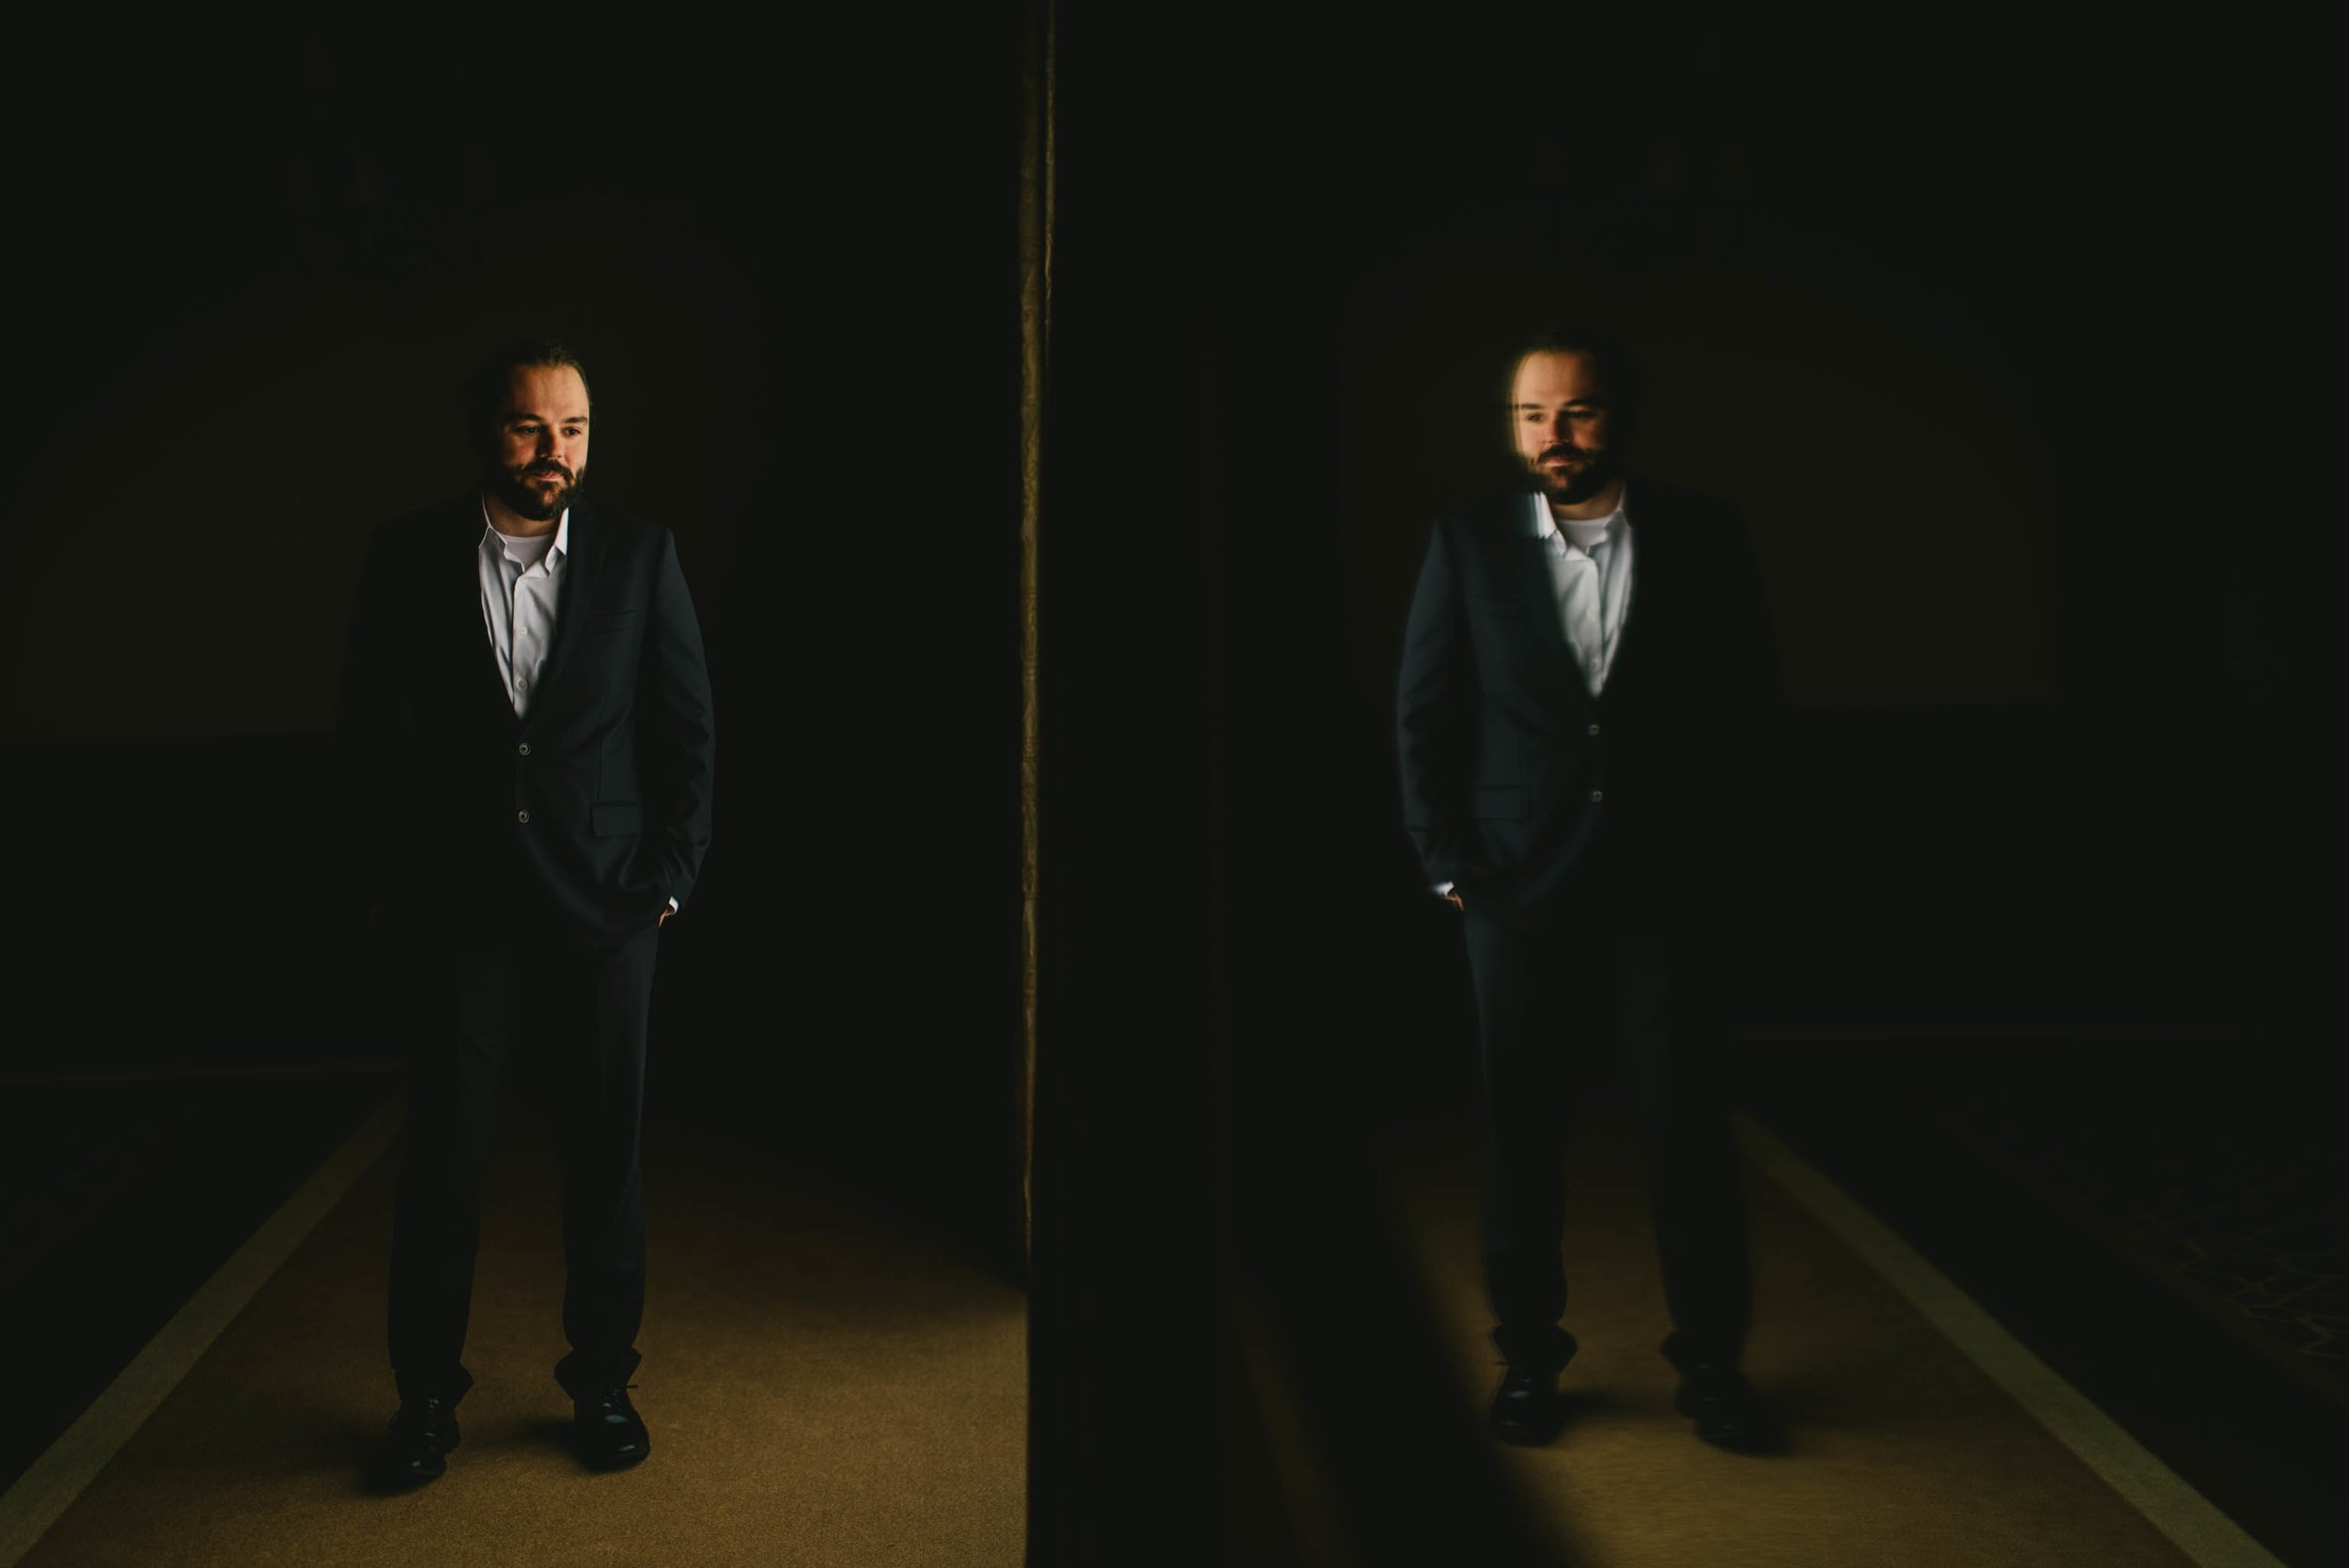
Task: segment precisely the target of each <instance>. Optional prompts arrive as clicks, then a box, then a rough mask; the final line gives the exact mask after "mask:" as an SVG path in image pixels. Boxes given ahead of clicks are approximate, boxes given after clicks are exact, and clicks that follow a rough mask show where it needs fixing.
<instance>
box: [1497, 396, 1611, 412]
mask: <svg viewBox="0 0 2349 1568" xmlns="http://www.w3.org/2000/svg"><path fill="white" fill-rule="evenodd" d="M1509 406H1510V407H1511V408H1513V409H1546V408H1548V407H1549V405H1548V403H1512V404H1510V405H1509ZM1558 406H1559V407H1560V408H1562V409H1603V408H1605V407H1606V406H1607V399H1606V398H1604V397H1569V398H1567V399H1566V400H1565V401H1564V402H1563V403H1561V404H1559V405H1558Z"/></svg>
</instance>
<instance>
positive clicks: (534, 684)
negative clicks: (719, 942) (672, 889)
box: [477, 496, 677, 910]
mask: <svg viewBox="0 0 2349 1568" xmlns="http://www.w3.org/2000/svg"><path fill="white" fill-rule="evenodd" d="M570 545H571V509H570V508H569V507H568V506H566V507H564V508H563V515H562V517H561V518H560V519H558V520H556V522H555V524H554V532H553V533H552V534H531V535H520V536H518V535H513V534H501V533H499V532H498V530H497V525H496V524H495V523H493V522H491V521H490V502H489V498H488V497H487V496H484V497H483V498H482V502H481V548H480V551H479V552H478V556H477V562H478V566H479V568H480V578H481V621H482V624H483V625H484V626H486V627H488V628H489V629H490V647H492V648H494V649H495V650H497V660H498V675H499V676H500V677H501V678H502V679H504V681H505V682H506V698H507V700H509V701H510V702H512V703H513V705H514V717H515V718H517V719H521V718H524V717H526V716H527V715H528V714H529V712H530V705H531V703H532V702H533V701H534V700H535V699H536V698H537V694H538V681H539V678H540V677H541V676H542V675H545V674H546V668H547V654H548V653H549V652H550V651H551V650H552V648H553V647H554V618H555V614H556V613H557V612H559V611H560V610H561V609H562V608H563V565H564V562H565V561H566V560H568V558H569V556H570ZM669 908H671V909H672V910H675V909H676V908H677V900H676V899H674V898H672V899H670V900H669Z"/></svg>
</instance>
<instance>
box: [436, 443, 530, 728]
mask: <svg viewBox="0 0 2349 1568" xmlns="http://www.w3.org/2000/svg"><path fill="white" fill-rule="evenodd" d="M489 526H490V525H489V522H488V520H485V519H484V518H483V517H482V515H481V496H480V492H479V491H477V490H476V491H473V492H470V493H468V494H466V495H464V496H461V497H459V499H458V500H456V501H453V502H451V503H449V516H448V528H447V532H446V533H445V534H443V536H441V540H440V542H438V543H436V544H435V545H434V547H433V550H432V555H431V564H430V569H431V573H432V577H431V582H430V583H429V584H428V586H429V587H430V589H431V595H432V601H433V602H435V603H436V604H438V605H439V606H440V609H439V611H438V614H439V615H440V617H441V618H442V619H443V621H444V622H445V623H446V625H447V627H448V631H447V645H448V649H449V657H450V658H451V659H452V660H454V661H455V670H456V679H457V681H458V687H457V689H458V690H459V691H467V692H472V693H474V694H475V695H474V696H470V697H467V698H465V699H464V700H466V701H468V702H473V701H476V700H477V701H479V702H481V703H483V704H485V705H486V704H489V703H495V704H496V705H497V706H498V707H499V709H501V710H502V711H503V712H504V713H505V714H506V718H507V719H508V720H509V721H510V720H511V719H512V718H513V717H514V699H513V698H512V697H511V696H510V695H508V694H507V692H506V677H505V676H504V675H501V674H500V673H499V672H498V653H497V645H496V644H494V643H492V642H490V627H489V623H488V621H487V620H485V619H484V617H483V614H482V609H481V536H482V533H483V531H484V530H486V529H487V528H488V527H489Z"/></svg>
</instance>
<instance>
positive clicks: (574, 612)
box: [337, 341, 715, 1485]
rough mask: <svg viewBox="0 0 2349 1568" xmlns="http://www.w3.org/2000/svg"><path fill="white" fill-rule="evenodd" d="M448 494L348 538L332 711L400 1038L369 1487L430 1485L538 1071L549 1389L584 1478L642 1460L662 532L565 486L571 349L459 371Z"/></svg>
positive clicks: (680, 593) (572, 393) (703, 718)
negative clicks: (461, 466) (561, 1274)
mask: <svg viewBox="0 0 2349 1568" xmlns="http://www.w3.org/2000/svg"><path fill="white" fill-rule="evenodd" d="M465 415H466V421H467V425H468V435H469V436H470V438H471V439H472V440H473V442H474V443H475V446H476V448H477V450H478V452H479V455H480V458H481V462H482V482H481V485H480V488H479V489H476V490H472V491H468V492H467V493H466V494H464V495H461V496H459V497H458V498H456V499H455V500H453V501H450V502H447V503H444V504H443V505H437V506H432V507H428V508H427V509H425V510H423V511H421V512H417V513H414V514H412V515H411V516H408V517H403V518H398V519H396V520H392V521H390V522H386V523H383V524H381V525H380V526H379V527H377V528H376V529H375V531H374V532H373V534H372V535H371V536H370V537H369V540H368V546H367V556H366V567H365V568H364V570H363V572H362V575H361V579H360V586H359V594H358V603H357V610H356V613H355V614H354V616H353V618H352V623H351V630H350V646H349V652H348V654H347V657H346V660H345V664H344V671H343V684H342V691H341V701H340V707H339V711H338V716H337V730H338V737H339V739H340V743H341V750H342V754H343V762H344V767H345V779H346V784H347V795H346V800H348V801H349V803H350V812H351V815H350V822H351V826H352V830H353V832H352V838H353V845H352V848H353V852H354V859H355V862H356V863H357V865H358V867H359V868H360V872H361V875H362V876H363V877H365V879H366V896H367V898H368V899H369V901H370V902H371V904H372V905H373V908H374V915H375V926H376V930H377V933H378V937H379V942H378V947H379V952H380V955H381V957H382V958H383V959H384V967H383V982H382V989H383V994H382V996H381V997H380V998H378V999H374V1000H375V1004H376V1010H377V1011H378V1012H380V1014H381V1016H382V1017H384V1019H385V1020H386V1021H387V1022H388V1023H389V1024H390V1026H391V1027H392V1028H394V1029H395V1030H396V1031H397V1033H398V1034H399V1035H400V1036H401V1038H400V1040H399V1042H398V1044H399V1047H400V1048H401V1050H402V1051H403V1054H404V1055H405V1056H406V1058H407V1061H408V1070H409V1078H408V1096H409V1098H408V1121H407V1126H406V1129H405V1131H404V1133H403V1135H402V1145H401V1164H400V1182H399V1196H398V1206H397V1218H396V1219H395V1221H394V1234H393V1243H392V1266H391V1299H390V1312H389V1317H390V1343H391V1360H392V1369H393V1374H394V1377H395V1380H396V1382H397V1388H398V1392H399V1409H398V1413H397V1415H396V1416H395V1417H394V1418H393V1421H392V1428H391V1432H390V1435H389V1436H388V1437H387V1438H386V1439H385V1440H384V1441H383V1443H382V1444H381V1445H380V1446H379V1449H378V1451H377V1452H376V1454H375V1455H374V1458H373V1460H372V1462H371V1471H372V1474H373V1475H374V1477H375V1479H376V1480H377V1482H378V1483H381V1484H384V1485H412V1484H415V1483H421V1482H424V1481H428V1480H430V1479H432V1478H434V1477H436V1476H439V1475H440V1474H442V1473H443V1470H444V1469H445V1467H446V1463H445V1455H446V1454H447V1452H448V1451H449V1450H451V1449H453V1448H455V1447H456V1446H457V1442H458V1436H459V1434H458V1426H457V1420H456V1415H455V1411H456V1406H457V1403H458V1401H459V1399H461V1398H462V1397H463V1395H464V1393H465V1390H466V1389H469V1388H470V1387H472V1384H473V1378H472V1376H471V1374H468V1373H467V1372H466V1370H465V1368H464V1367H463V1365H462V1364H461V1363H460V1361H459V1354H460V1352H461V1350H462V1348H463V1344H464V1338H465V1324H466V1317H467V1314H468V1309H469V1303H470V1300H471V1296H472V1290H473V1273H474V1252H475V1250H476V1247H477V1244H478V1241H479V1235H480V1191H479V1180H480V1173H481V1169H482V1166H483V1164H484V1163H485V1161H486V1160H487V1158H488V1157H489V1154H490V1144H491V1142H492V1141H493V1137H494V1133H495V1129H496V1123H497V1110H498V1104H499V1101H500V1098H501V1094H502V1091H503V1089H504V1087H505V1085H506V1080H507V1079H508V1078H509V1077H511V1076H512V1072H511V1071H510V1069H521V1068H524V1067H527V1068H529V1069H530V1070H532V1071H534V1072H536V1073H537V1074H538V1075H539V1076H540V1077H541V1078H542V1079H543V1081H544V1083H545V1084H546V1087H547V1090H548V1096H549V1103H550V1105H551V1107H552V1111H553V1119H554V1123H555V1130H556V1141H557V1145H558V1147H559V1150H560V1153H561V1157H562V1163H563V1239H564V1256H565V1263H566V1281H565V1289H564V1297H563V1330H564V1333H565V1335H566V1337H567V1338H568V1341H569V1343H570V1353H569V1354H568V1355H567V1356H565V1357H564V1358H562V1360H561V1361H560V1363H559V1364H557V1366H556V1367H555V1377H556V1379H557V1381H558V1382H560V1383H561V1385H562V1386H563V1388H564V1389H565V1390H566V1391H568V1393H569V1395H570V1396H571V1400H572V1416H573V1424H572V1434H573V1439H574V1443H575V1446H576V1447H577V1449H578V1452H579V1453H580V1455H581V1457H582V1459H583V1460H584V1461H585V1462H586V1463H587V1464H588V1465H590V1466H592V1467H597V1468H612V1467H621V1466H626V1465H631V1464H634V1463H636V1462H637V1461H639V1460H641V1459H643V1458H644V1457H645V1455H646V1453H647V1452H649V1450H650V1447H651V1440H650V1437H649V1436H648V1435H647V1433H646V1428H645V1424H644V1421H643V1418H642V1417H641V1416H640V1415H639V1414H638V1412H637V1411H636V1409H635V1406H634V1405H633V1403H632V1402H631V1401H630V1398H629V1393H628V1389H629V1379H630V1375H631V1374H633V1373H634V1372H635V1370H636V1367H637V1365H638V1362H639V1360H640V1357H639V1355H638V1353H637V1351H636V1349H635V1343H634V1342H635V1339H636V1335H637V1331H638V1327H639V1325H640V1323H641V1321H642V1318H643V1314H644V1301H645V1240H644V1224H645V1221H644V1195H643V1186H642V1180H641V1176H640V1173H639V1169H638V1137H639V1126H640V1123H641V1117H642V1111H643V1101H644V1070H645V1034H646V1014H647V1009H648V1007H649V1004H650V1001H651V996H652V976H653V958H654V950H655V946H656V943H657V940H658V933H659V930H660V928H661V924H663V923H665V922H666V921H668V920H669V919H670V918H672V917H673V916H674V915H676V914H677V912H678V911H680V910H681V909H682V908H684V907H685V905H686V903H687V901H688V900H689V899H690V898H691V896H692V889H693V883H694V880H695V878H696V877H697V876H698V875H699V873H700V870H701V865H702V859H703V856H704V854H705V852H706V851H707V849H708V844H709V824H710V790H711V782H712V777H713V768H714V764H715V751H714V741H715V729H714V726H713V721H712V716H711V712H710V697H709V680H708V672H707V670H706V668H705V666H704V662H703V658H702V642H701V630H700V627H699V624H698V622H697V621H696V620H695V618H694V614H693V604H692V598H691V596H690V595H689V594H688V593H687V591H686V586H685V578H684V575H683V573H682V572H681V571H680V570H679V569H678V566H677V546H676V542H675V540H674V539H673V538H672V537H671V536H670V534H669V531H668V530H667V529H665V528H661V527H658V526H656V525H654V524H651V523H648V522H644V521H640V520H637V519H635V518H632V517H630V516H628V515H626V514H624V513H621V512H618V511H616V510H613V509H611V508H609V507H605V506H602V505H595V504H591V503H588V502H586V501H583V500H582V499H580V495H581V487H582V485H583V482H584V480H585V478H586V472H587V445H588V415H589V401H588V392H587V380H586V375H585V372H584V370H583V367H582V365H580V362H579V360H578V358H577V356H576V355H574V354H572V353H571V352H570V351H569V350H568V349H564V348H563V347H562V346H560V345H558V344H553V343H547V342H539V341H524V342H518V343H513V344H508V345H506V347H504V348H502V349H498V350H497V351H495V352H494V353H492V354H490V356H489V357H488V358H487V359H486V360H485V361H484V362H483V363H482V364H481V365H479V366H478V367H477V368H476V370H475V371H474V375H473V376H472V377H471V378H470V379H469V380H468V382H467V388H466V396H465Z"/></svg>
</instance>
